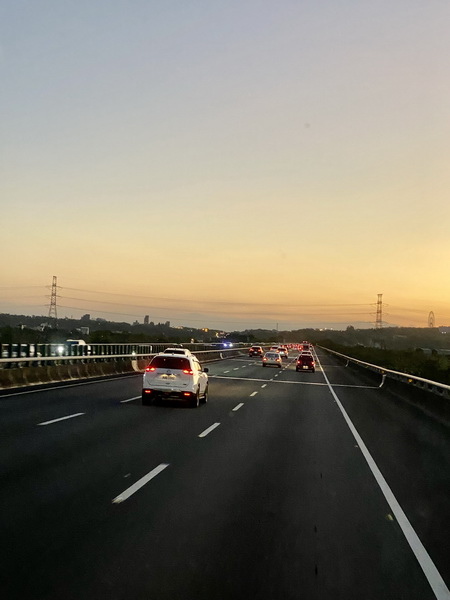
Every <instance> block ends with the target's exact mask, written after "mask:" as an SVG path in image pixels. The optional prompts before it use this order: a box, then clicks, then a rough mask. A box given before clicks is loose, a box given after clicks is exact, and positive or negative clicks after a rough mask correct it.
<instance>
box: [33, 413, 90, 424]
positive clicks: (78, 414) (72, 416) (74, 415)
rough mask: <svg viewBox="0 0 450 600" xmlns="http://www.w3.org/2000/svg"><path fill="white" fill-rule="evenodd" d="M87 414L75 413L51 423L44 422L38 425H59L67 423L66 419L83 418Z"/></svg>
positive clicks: (53, 420)
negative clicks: (61, 422)
mask: <svg viewBox="0 0 450 600" xmlns="http://www.w3.org/2000/svg"><path fill="white" fill-rule="evenodd" d="M84 414H86V413H74V414H73V415H67V417H59V419H52V420H51V421H43V422H42V423H38V425H51V424H52V423H58V422H59V421H65V420H66V419H73V418H74V417H81V415H84Z"/></svg>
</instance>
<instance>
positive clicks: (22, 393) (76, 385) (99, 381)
mask: <svg viewBox="0 0 450 600" xmlns="http://www.w3.org/2000/svg"><path fill="white" fill-rule="evenodd" d="M136 375H142V373H136V374H133V375H124V376H123V377H120V376H119V377H108V378H106V379H96V380H95V381H82V382H81V383H68V384H65V385H54V386H53V387H41V388H39V389H37V390H26V391H24V392H12V393H11V394H0V398H9V397H10V396H23V395H24V394H38V393H39V392H49V391H51V390H61V389H63V388H70V387H78V386H79V385H94V384H95V383H105V382H106V381H117V380H118V379H130V378H131V377H136ZM37 385H45V384H44V383H42V384H37Z"/></svg>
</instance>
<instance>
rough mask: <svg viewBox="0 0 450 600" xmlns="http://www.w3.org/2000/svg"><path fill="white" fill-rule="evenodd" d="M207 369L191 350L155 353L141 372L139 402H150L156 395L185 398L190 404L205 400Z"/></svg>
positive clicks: (165, 397)
mask: <svg viewBox="0 0 450 600" xmlns="http://www.w3.org/2000/svg"><path fill="white" fill-rule="evenodd" d="M207 373H208V369H207V368H205V369H202V367H201V365H200V363H199V362H198V359H197V358H196V357H195V356H194V355H192V354H189V355H185V356H182V355H180V354H167V353H162V354H157V355H156V356H154V357H153V359H152V361H151V362H150V364H149V365H148V367H147V368H146V369H145V372H144V377H143V383H142V404H153V402H154V401H155V400H157V399H164V400H174V399H175V400H180V399H181V400H187V401H188V403H189V406H192V407H197V406H198V405H199V404H200V402H202V403H206V402H207V401H208V375H207Z"/></svg>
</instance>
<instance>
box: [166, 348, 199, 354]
mask: <svg viewBox="0 0 450 600" xmlns="http://www.w3.org/2000/svg"><path fill="white" fill-rule="evenodd" d="M160 354H181V355H182V356H190V355H191V354H192V352H191V351H190V350H188V349H187V348H166V349H165V350H164V351H163V352H160Z"/></svg>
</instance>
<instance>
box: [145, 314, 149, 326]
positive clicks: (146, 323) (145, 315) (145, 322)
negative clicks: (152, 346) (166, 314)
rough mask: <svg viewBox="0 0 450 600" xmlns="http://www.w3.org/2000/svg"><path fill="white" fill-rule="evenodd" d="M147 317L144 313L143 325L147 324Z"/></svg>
mask: <svg viewBox="0 0 450 600" xmlns="http://www.w3.org/2000/svg"><path fill="white" fill-rule="evenodd" d="M148 319H149V317H148V315H145V317H144V325H148Z"/></svg>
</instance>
